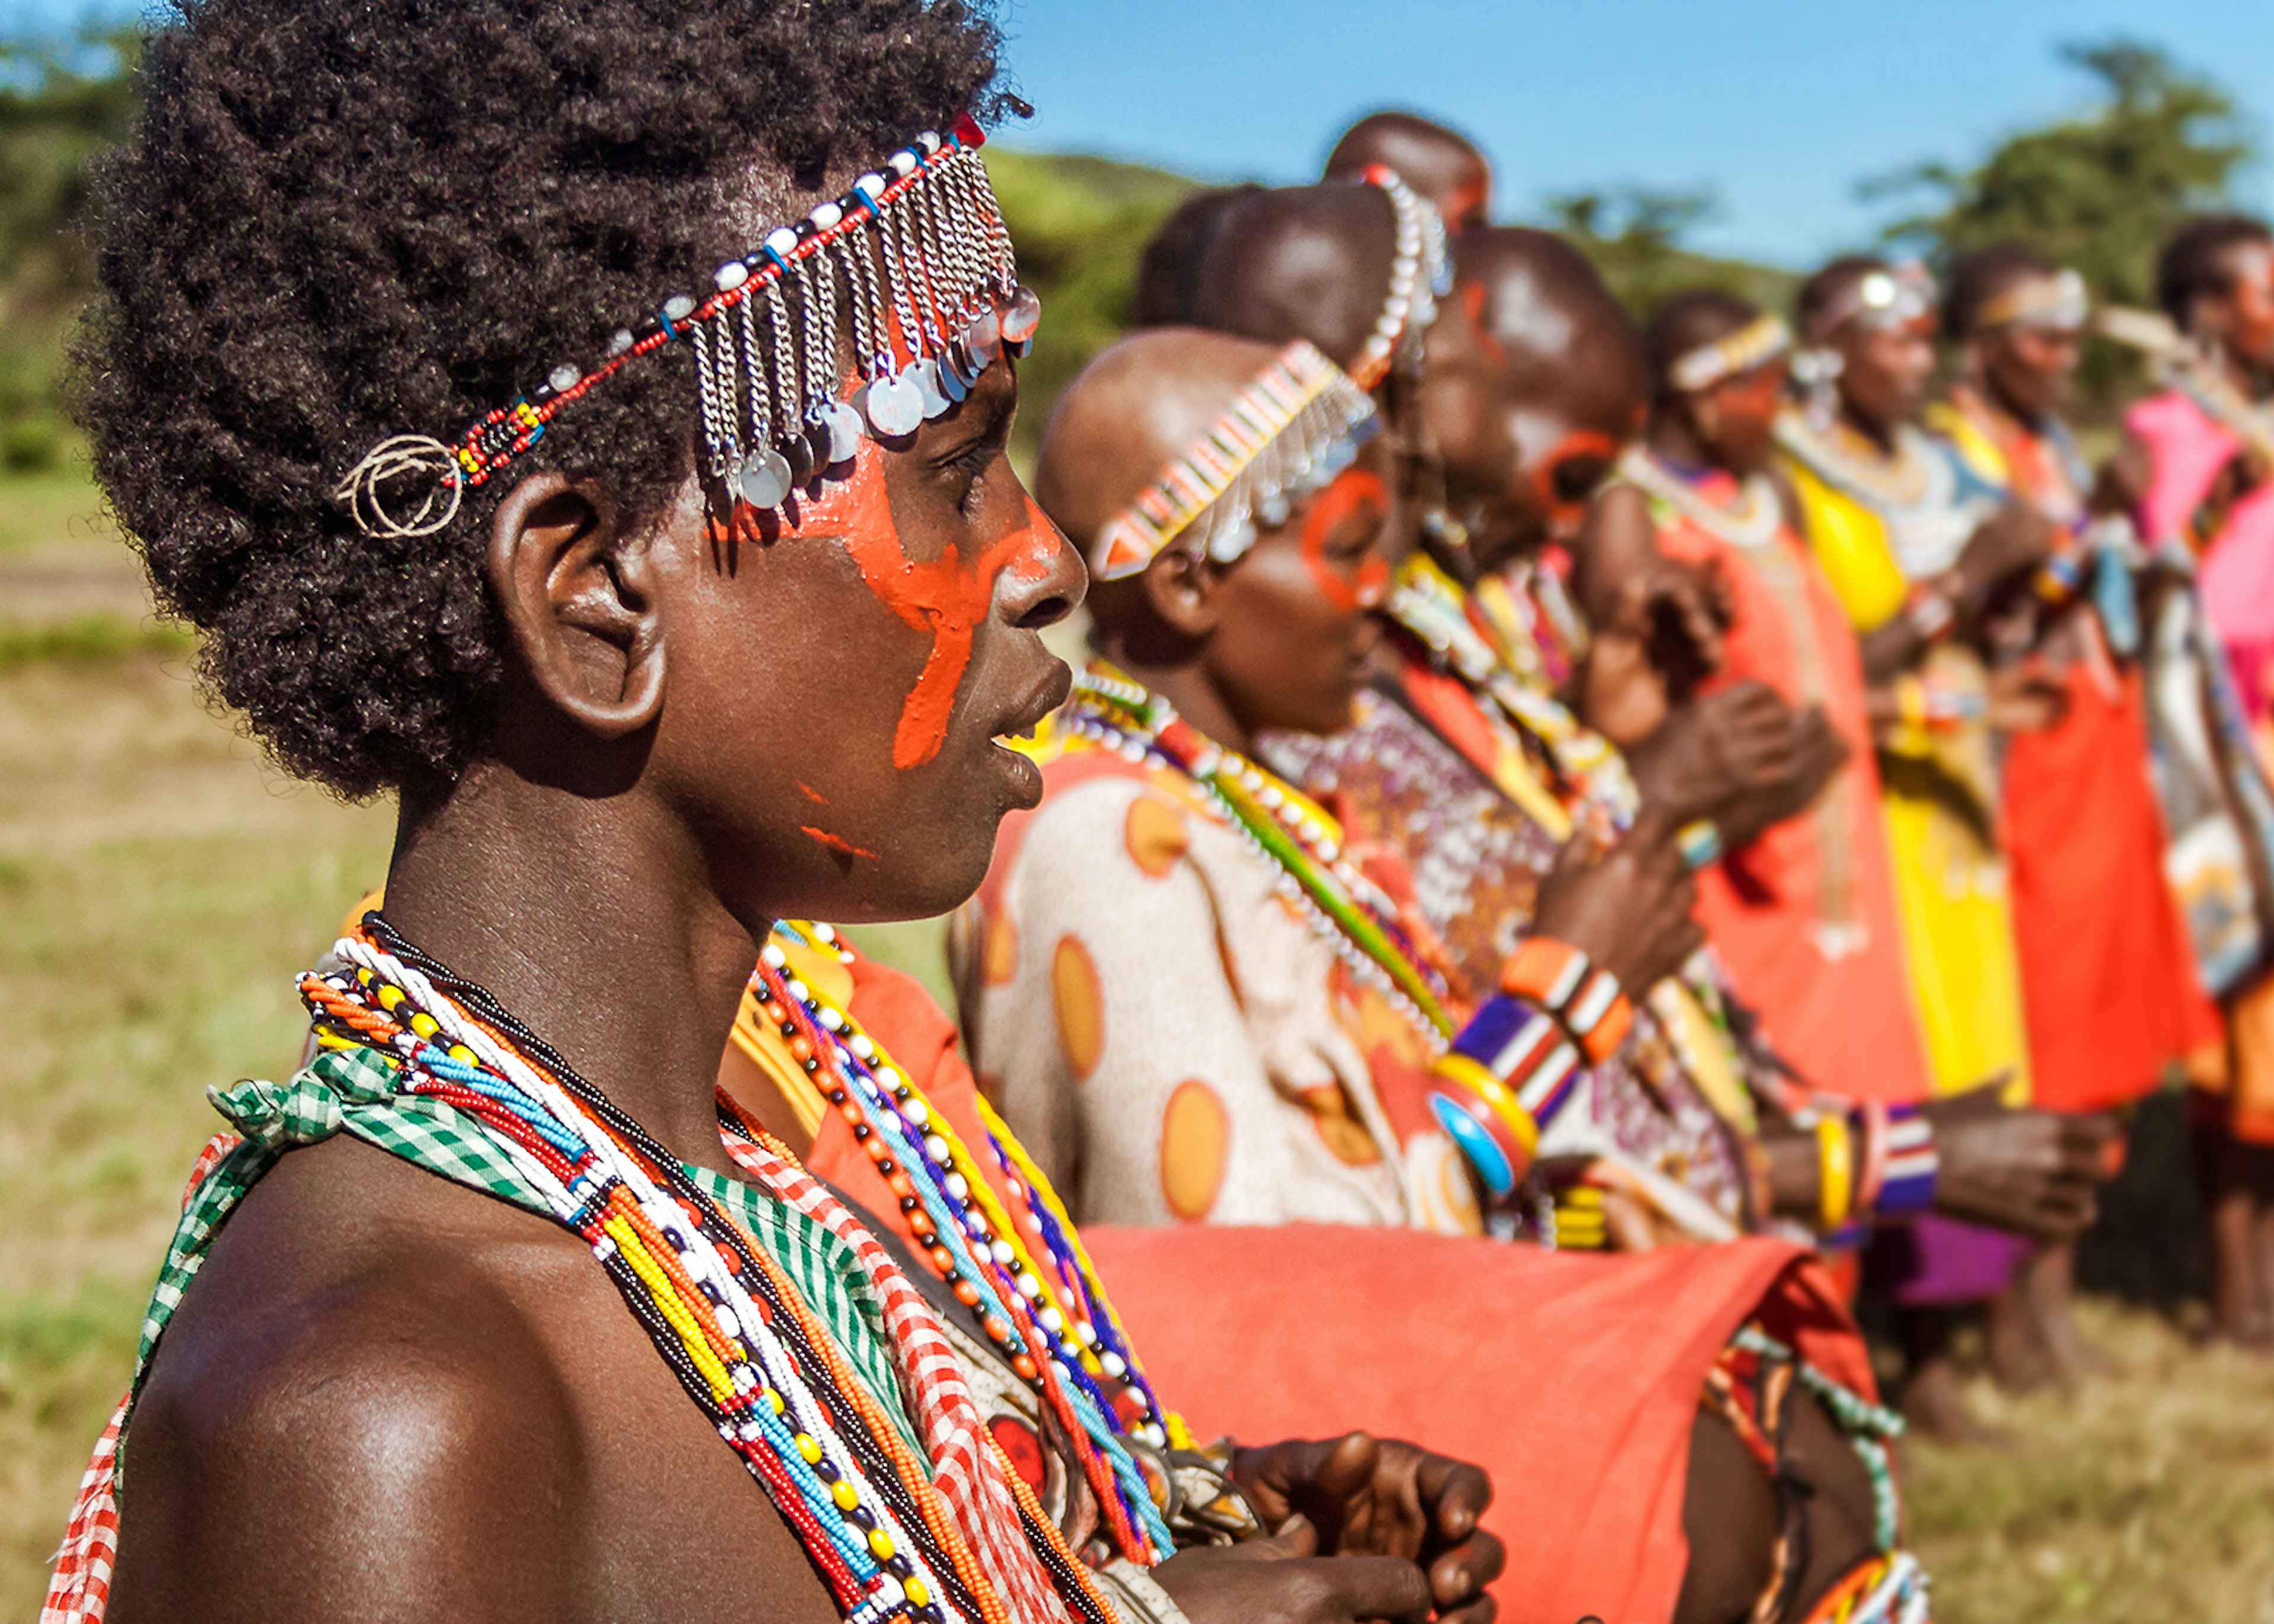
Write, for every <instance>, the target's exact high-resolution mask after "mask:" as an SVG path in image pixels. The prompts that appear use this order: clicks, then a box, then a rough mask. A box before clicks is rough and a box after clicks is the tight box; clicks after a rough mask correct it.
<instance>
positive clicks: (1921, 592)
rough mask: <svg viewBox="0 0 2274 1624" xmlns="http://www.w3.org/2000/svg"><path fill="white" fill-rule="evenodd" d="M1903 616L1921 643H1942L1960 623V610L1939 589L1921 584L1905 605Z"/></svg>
mask: <svg viewBox="0 0 2274 1624" xmlns="http://www.w3.org/2000/svg"><path fill="white" fill-rule="evenodd" d="M1903 618H1904V619H1905V620H1909V622H1910V628H1911V630H1912V631H1914V632H1916V634H1917V635H1918V640H1919V641H1920V642H1921V643H1940V642H1941V641H1942V640H1943V639H1944V638H1945V637H1947V636H1948V635H1950V633H1951V629H1952V628H1954V627H1955V626H1956V625H1957V624H1958V610H1957V607H1956V606H1955V605H1953V604H1952V603H1951V601H1950V598H1949V597H1948V595H1947V594H1946V593H1944V592H1943V591H1941V590H1939V589H1938V588H1935V587H1931V586H1926V585H1921V586H1919V587H1918V588H1916V590H1913V591H1912V593H1911V595H1910V601H1909V603H1907V604H1905V605H1903Z"/></svg>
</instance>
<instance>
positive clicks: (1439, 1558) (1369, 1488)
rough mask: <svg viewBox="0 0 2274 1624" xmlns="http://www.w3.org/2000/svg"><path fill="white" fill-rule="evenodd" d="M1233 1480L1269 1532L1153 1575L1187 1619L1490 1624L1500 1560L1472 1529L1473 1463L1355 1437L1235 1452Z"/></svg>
mask: <svg viewBox="0 0 2274 1624" xmlns="http://www.w3.org/2000/svg"><path fill="white" fill-rule="evenodd" d="M1231 1477H1232V1480H1233V1482H1234V1483H1236V1484H1237V1485H1239V1489H1240V1492H1242V1493H1243V1494H1245V1495H1246V1497H1247V1502H1248V1504H1249V1505H1250V1506H1252V1507H1254V1510H1255V1513H1256V1515H1257V1516H1258V1517H1260V1518H1261V1520H1262V1522H1263V1525H1264V1527H1266V1528H1267V1529H1269V1530H1271V1534H1270V1538H1266V1539H1260V1540H1253V1541H1250V1542H1248V1543H1247V1544H1245V1545H1230V1546H1224V1547H1210V1548H1202V1549H1197V1550H1190V1551H1180V1552H1178V1553H1177V1554H1176V1555H1175V1556H1174V1557H1171V1559H1170V1560H1167V1561H1165V1562H1163V1563H1162V1564H1161V1566H1160V1567H1158V1568H1155V1569H1154V1570H1153V1578H1154V1580H1155V1582H1156V1583H1158V1584H1159V1585H1160V1586H1161V1588H1162V1589H1163V1590H1166V1591H1168V1593H1169V1595H1170V1596H1171V1598H1173V1599H1174V1600H1175V1601H1176V1603H1177V1605H1178V1606H1179V1607H1181V1608H1183V1609H1184V1611H1185V1613H1186V1616H1188V1617H1189V1618H1190V1619H1191V1620H1193V1624H1357V1621H1358V1620H1372V1619H1389V1620H1412V1624H1420V1621H1421V1620H1426V1619H1428V1618H1430V1617H1431V1616H1432V1615H1433V1614H1434V1616H1435V1617H1436V1618H1438V1619H1441V1620H1445V1621H1446V1624H1492V1620H1493V1617H1494V1612H1495V1609H1494V1605H1493V1600H1492V1598H1491V1597H1489V1596H1487V1595H1486V1594H1485V1589H1486V1587H1487V1585H1489V1584H1490V1583H1492V1582H1493V1581H1494V1580H1495V1579H1496V1578H1498V1577H1499V1576H1500V1573H1501V1569H1502V1566H1503V1565H1504V1564H1505V1562H1506V1560H1507V1553H1506V1552H1505V1550H1504V1549H1503V1548H1502V1545H1501V1542H1500V1540H1499V1539H1498V1538H1496V1537H1495V1536H1494V1535H1492V1534H1489V1533H1487V1532H1486V1531H1485V1530H1483V1529H1482V1528H1480V1527H1479V1526H1478V1519H1479V1518H1480V1516H1481V1515H1483V1513H1484V1510H1485V1507H1487V1506H1488V1505H1490V1504H1491V1503H1492V1484H1491V1481H1490V1479H1488V1478H1487V1477H1486V1476H1485V1474H1484V1472H1483V1470H1481V1469H1480V1468H1478V1467H1475V1466H1472V1465H1469V1464H1467V1463H1466V1462H1461V1461H1454V1460H1449V1459H1447V1458H1446V1457H1445V1456H1443V1455H1432V1454H1430V1453H1429V1452H1428V1451H1427V1450H1425V1449H1422V1448H1420V1447H1417V1446H1415V1445H1413V1444H1408V1443H1400V1442H1397V1440H1392V1439H1379V1438H1375V1437H1374V1436H1373V1435H1372V1434H1370V1433H1367V1432H1352V1433H1349V1434H1347V1435H1345V1436H1344V1437H1341V1438H1331V1439H1321V1440H1291V1441H1288V1442H1285V1443H1277V1444H1271V1445H1269V1446H1267V1447H1261V1448H1255V1449H1240V1450H1239V1451H1237V1452H1236V1453H1235V1455H1234V1456H1233V1459H1232V1468H1231Z"/></svg>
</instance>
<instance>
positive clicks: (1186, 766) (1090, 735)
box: [1052, 662, 1459, 1048]
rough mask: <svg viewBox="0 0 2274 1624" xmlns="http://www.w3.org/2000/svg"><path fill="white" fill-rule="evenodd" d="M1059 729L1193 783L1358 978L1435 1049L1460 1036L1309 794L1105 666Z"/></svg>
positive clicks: (1404, 934) (1078, 679) (1407, 938)
mask: <svg viewBox="0 0 2274 1624" xmlns="http://www.w3.org/2000/svg"><path fill="white" fill-rule="evenodd" d="M1052 729H1053V732H1054V733H1063V734H1065V735H1066V736H1067V738H1069V739H1070V740H1073V741H1081V742H1084V743H1086V744H1088V745H1090V746H1094V747H1098V748H1105V749H1110V750H1113V751H1116V752H1118V754H1119V755H1120V756H1122V758H1123V759H1124V760H1126V761H1128V762H1130V763H1133V764H1146V765H1150V766H1154V767H1158V768H1167V769H1171V770H1172V771H1177V772H1179V773H1181V774H1183V775H1184V776H1185V777H1186V778H1190V779H1191V780H1192V782H1193V785H1194V786H1196V787H1197V788H1198V789H1199V790H1200V791H1201V793H1202V794H1203V796H1204V797H1205V798H1206V800H1207V801H1208V803H1209V805H1211V806H1212V807H1213V808H1215V809H1216V812H1217V814H1218V816H1219V821H1221V822H1223V823H1225V824H1226V825H1228V826H1229V827H1231V828H1232V829H1235V830H1238V831H1240V832H1241V833H1242V834H1244V835H1245V836H1246V838H1247V839H1248V842H1249V844H1250V845H1252V846H1254V848H1255V850H1256V851H1257V852H1259V853H1261V854H1262V855H1263V856H1264V857H1266V858H1268V859H1269V861H1271V862H1272V863H1273V864H1275V865H1276V867H1277V868H1279V869H1280V871H1281V874H1282V876H1283V889H1284V891H1285V892H1286V893H1287V894H1288V895H1289V896H1290V897H1291V898H1294V899H1296V900H1297V901H1299V902H1300V903H1301V904H1302V905H1304V907H1305V911H1306V914H1307V915H1308V916H1309V918H1310V920H1311V922H1312V925H1313V928H1314V929H1315V930H1317V931H1318V933H1319V935H1320V936H1321V938H1322V939H1324V940H1325V941H1327V942H1328V943H1329V944H1331V945H1332V946H1333V947H1334V949H1335V951H1336V953H1337V956H1338V957H1339V958H1340V959H1342V960H1343V962H1344V964H1345V965H1347V966H1350V968H1351V970H1352V973H1353V974H1356V975H1358V976H1359V979H1360V980H1362V981H1366V982H1367V984H1369V985H1371V986H1373V987H1374V988H1375V989H1377V990H1378V991H1380V992H1381V993H1382V995H1383V996H1385V997H1387V998H1389V1001H1390V1003H1391V1004H1392V1005H1393V1006H1395V1007H1396V1008H1397V1009H1398V1010H1399V1011H1400V1012H1401V1013H1403V1014H1404V1016H1405V1017H1406V1019H1407V1020H1408V1021H1409V1022H1410V1023H1411V1024H1412V1026H1413V1029H1414V1030H1415V1031H1416V1032H1418V1033H1420V1034H1422V1035H1423V1037H1424V1038H1425V1039H1426V1040H1428V1041H1433V1042H1434V1045H1435V1046H1437V1047H1439V1048H1442V1045H1443V1044H1444V1043H1445V1042H1446V1041H1449V1040H1450V1039H1451V1037H1452V1036H1453V1034H1454V1033H1455V1032H1456V1031H1457V1030H1458V1027H1459V1023H1458V1022H1457V1020H1456V1019H1454V1017H1453V1015H1452V1013H1451V1012H1450V1011H1448V1009H1447V1008H1446V999H1447V997H1448V996H1449V995H1448V993H1447V990H1446V986H1445V982H1444V980H1443V978H1442V976H1441V975H1439V974H1438V973H1437V972H1436V971H1435V970H1434V968H1432V967H1431V966H1429V964H1428V961H1427V959H1426V958H1425V957H1424V956H1423V954H1422V953H1421V951H1420V950H1419V947H1418V946H1417V944H1415V942H1414V939H1413V937H1412V935H1411V934H1410V933H1409V932H1408V931H1407V930H1406V929H1405V927H1404V924H1403V923H1402V922H1400V921H1399V918H1398V911H1397V904H1396V903H1395V902H1394V901H1392V900H1391V898H1389V894H1388V893H1387V892H1385V891H1382V888H1381V887H1380V886H1378V885H1376V884H1374V882H1373V881H1371V880H1369V879H1367V877H1366V876H1365V875H1363V874H1361V873H1360V872H1359V869H1358V868H1357V866H1356V865H1355V864H1353V863H1352V862H1351V861H1349V860H1348V859H1347V858H1345V857H1344V854H1343V849H1342V829H1341V825H1339V824H1338V823H1336V822H1335V820H1334V818H1333V817H1332V816H1329V814H1328V812H1327V811H1326V809H1325V808H1322V807H1321V806H1320V805H1319V804H1318V803H1317V802H1316V801H1313V800H1312V799H1311V798H1310V797H1309V796H1307V795H1306V794H1304V793H1303V792H1302V791H1300V790H1299V789H1297V788H1295V787H1294V786H1292V785H1291V784H1289V783H1288V782H1287V781H1286V780H1285V779H1284V778H1280V777H1279V776H1278V775H1277V774H1276V773H1274V772H1271V771H1269V770H1267V769H1265V768H1262V767H1259V766H1257V765H1256V764H1255V763H1254V762H1251V761H1249V760H1247V759H1246V757H1244V756H1239V755H1235V754H1234V753H1233V752H1231V751H1230V750H1227V749H1225V748H1223V747H1222V746H1220V745H1218V744H1216V742H1214V741H1212V740H1209V739H1208V738H1206V737H1204V736H1203V735H1202V734H1201V733H1200V732H1199V731H1198V730H1196V729H1195V728H1193V726H1191V725H1190V724H1189V723H1187V722H1186V721H1185V719H1184V718H1181V717H1179V716H1178V714H1177V712H1176V711H1175V710H1174V709H1173V708H1172V707H1171V705H1170V703H1169V702H1168V701H1167V700H1165V699H1163V698H1162V697H1160V695H1156V694H1155V693H1153V692H1151V691H1150V690H1149V689H1148V688H1145V687H1144V686H1143V685H1142V684H1141V683H1137V682H1133V681H1131V680H1129V679H1128V678H1126V677H1125V676H1122V675H1120V674H1119V673H1117V672H1115V671H1113V670H1111V668H1110V667H1107V666H1105V665H1103V663H1102V662H1093V663H1092V664H1091V665H1090V666H1089V668H1088V670H1086V671H1083V672H1080V673H1076V675H1075V677H1074V680H1073V697H1072V698H1070V699H1069V700H1067V702H1066V704H1065V709H1064V710H1062V711H1059V712H1058V716H1057V718H1054V720H1053V723H1052Z"/></svg>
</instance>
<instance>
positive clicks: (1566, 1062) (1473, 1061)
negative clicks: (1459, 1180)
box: [1429, 978, 1608, 1200]
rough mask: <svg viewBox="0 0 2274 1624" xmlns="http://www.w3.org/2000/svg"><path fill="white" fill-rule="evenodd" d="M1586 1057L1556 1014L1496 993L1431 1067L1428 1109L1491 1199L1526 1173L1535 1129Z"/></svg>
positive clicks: (1561, 1101)
mask: <svg viewBox="0 0 2274 1624" xmlns="http://www.w3.org/2000/svg"><path fill="white" fill-rule="evenodd" d="M1606 979H1608V978H1606ZM1585 1064H1586V1060H1585V1056H1583V1055H1582V1054H1581V1053H1580V1050H1579V1045H1578V1041H1577V1039H1576V1038H1574V1037H1573V1036H1572V1035H1571V1034H1570V1032H1568V1031H1567V1030H1566V1029H1565V1027H1564V1025H1563V1023H1562V1021H1561V1020H1560V1019H1557V1018H1556V1017H1555V1016H1553V1015H1551V1014H1549V1013H1547V1011H1545V1010H1542V1009H1540V1008H1538V1007H1536V1006H1535V1005H1533V1004H1530V1003H1528V1002H1526V1001H1525V1000H1524V999H1522V998H1518V997H1516V996H1512V995H1510V994H1508V993H1495V994H1494V995H1493V996H1491V997H1489V998H1487V999H1486V1000H1485V1002H1484V1004H1482V1005H1481V1006H1480V1008H1479V1009H1478V1011H1477V1012H1476V1014H1475V1015H1474V1016H1473V1017H1472V1019H1470V1021H1469V1024H1468V1025H1467V1026H1464V1027H1462V1028H1461V1030H1460V1033H1459V1034H1458V1035H1457V1036H1456V1037H1455V1038H1454V1039H1453V1042H1452V1046H1451V1048H1449V1049H1447V1050H1446V1051H1445V1054H1444V1055H1443V1056H1442V1058H1440V1059H1439V1060H1438V1061H1437V1062H1436V1064H1434V1065H1433V1066H1432V1067H1431V1068H1430V1071H1429V1080H1430V1082H1431V1084H1432V1089H1431V1093H1430V1095H1429V1109H1430V1113H1431V1115H1433V1116H1435V1117H1436V1119H1437V1124H1438V1126H1440V1127H1442V1129H1444V1131H1445V1132H1446V1135H1447V1137H1449V1139H1452V1141H1453V1142H1454V1143H1455V1144H1457V1145H1458V1146H1459V1147H1461V1154H1463V1155H1465V1156H1466V1157H1467V1158H1468V1160H1469V1163H1470V1165H1471V1166H1472V1167H1473V1168H1475V1169H1476V1171H1477V1177H1478V1179H1479V1181H1480V1183H1482V1184H1483V1185H1484V1187H1485V1192H1486V1193H1487V1195H1488V1196H1490V1197H1491V1198H1492V1199H1495V1200H1498V1199H1501V1198H1502V1197H1504V1196H1506V1195H1507V1194H1508V1193H1509V1192H1510V1191H1512V1190H1514V1189H1515V1187H1516V1184H1517V1180H1518V1179H1521V1178H1522V1177H1524V1173H1525V1169H1526V1168H1528V1167H1530V1166H1531V1165H1532V1156H1533V1155H1534V1154H1535V1153H1536V1152H1537V1151H1538V1149H1539V1147H1540V1132H1542V1130H1544V1129H1545V1128H1546V1127H1547V1124H1549V1123H1551V1122H1553V1121H1554V1120H1555V1116H1556V1114H1557V1113H1558V1112H1560V1111H1562V1109H1563V1107H1564V1105H1565V1104H1566V1102H1568V1101H1570V1098H1571V1094H1572V1091H1573V1089H1574V1087H1575V1086H1577V1082H1578V1080H1579V1074H1580V1072H1581V1071H1582V1070H1583V1069H1584V1068H1585Z"/></svg>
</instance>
